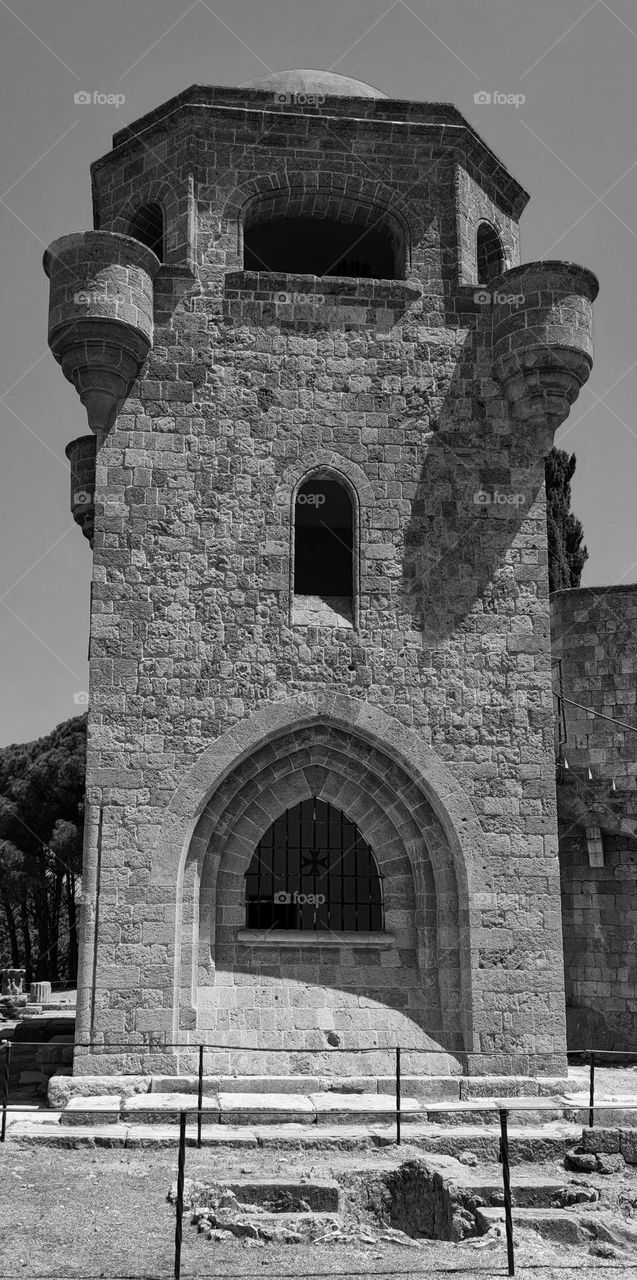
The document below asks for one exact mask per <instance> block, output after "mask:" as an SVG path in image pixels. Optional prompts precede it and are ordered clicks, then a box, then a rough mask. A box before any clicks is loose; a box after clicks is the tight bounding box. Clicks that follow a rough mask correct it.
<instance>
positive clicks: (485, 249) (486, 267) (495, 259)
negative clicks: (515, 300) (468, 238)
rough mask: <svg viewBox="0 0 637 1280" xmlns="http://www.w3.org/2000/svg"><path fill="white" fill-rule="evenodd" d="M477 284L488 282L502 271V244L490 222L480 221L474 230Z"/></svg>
mask: <svg viewBox="0 0 637 1280" xmlns="http://www.w3.org/2000/svg"><path fill="white" fill-rule="evenodd" d="M476 271H477V277H478V284H490V282H491V281H492V280H495V279H496V277H497V276H499V275H500V274H501V273H502V272H503V271H504V246H503V244H502V240H501V238H500V236H499V234H498V232H497V231H496V229H495V227H493V226H492V225H491V223H490V222H480V223H479V225H478V229H477V232H476Z"/></svg>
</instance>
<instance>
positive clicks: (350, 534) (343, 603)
mask: <svg viewBox="0 0 637 1280" xmlns="http://www.w3.org/2000/svg"><path fill="white" fill-rule="evenodd" d="M335 486H337V487H338V489H340V490H341V492H342V493H343V495H344V498H345V502H346V504H347V507H348V516H349V528H348V529H347V530H343V531H342V533H339V531H338V530H337V529H336V527H335V528H334V529H333V530H332V533H333V535H334V537H335V539H336V544H337V551H338V553H339V556H340V558H341V559H342V560H343V561H345V560H347V561H348V565H345V564H344V565H343V568H342V572H341V573H340V574H339V579H340V578H341V577H343V576H346V577H347V582H346V583H345V584H343V583H342V582H337V581H334V582H333V583H332V586H333V587H334V589H333V590H332V589H331V587H330V575H331V570H332V569H333V568H334V563H335V562H334V558H332V560H330V558H329V555H328V554H325V555H324V556H323V565H324V571H323V578H322V580H321V581H318V582H315V583H314V584H313V583H312V581H311V578H312V573H311V571H310V572H309V580H308V572H303V573H302V575H300V573H299V569H300V568H301V569H302V566H300V565H299V563H298V560H299V558H300V557H301V556H302V554H303V545H302V540H301V539H300V538H299V525H300V523H301V521H302V520H303V518H304V515H305V509H304V508H303V507H302V506H301V505H300V504H301V499H302V497H303V496H306V497H310V498H311V497H312V496H313V495H315V496H318V497H320V496H321V490H324V491H325V493H326V494H327V497H328V499H329V498H330V495H331V496H332V497H333V496H334V495H333V494H332V490H333V489H334V487H335ZM290 497H291V516H290V604H291V612H290V621H291V622H292V623H294V622H299V621H301V620H302V616H303V615H299V612H298V603H299V600H301V599H302V598H303V597H304V596H307V595H308V593H309V595H310V596H314V597H317V598H318V597H321V598H323V599H325V600H326V599H329V598H331V599H332V602H333V604H332V612H333V614H334V618H333V621H334V623H335V625H338V623H339V622H341V623H346V622H351V623H352V624H353V625H354V626H358V622H359V613H360V576H361V574H360V569H361V564H360V557H361V552H360V541H361V538H360V525H361V520H360V502H359V496H358V492H357V489H356V486H355V485H354V484H352V482H351V480H350V477H349V476H348V475H347V474H345V472H343V471H341V470H340V469H339V468H337V467H333V466H313V467H309V468H308V469H307V470H305V471H304V472H303V474H302V475H301V476H299V478H298V480H297V482H296V484H295V485H294V487H293V488H292V490H291V495H290ZM329 505H330V504H329V501H326V503H325V508H326V510H328V508H329ZM332 505H333V507H334V508H335V518H337V519H338V514H337V512H336V507H337V504H336V503H333V504H332ZM310 514H313V515H315V517H316V519H318V520H319V521H320V522H321V525H322V524H326V523H329V513H328V518H327V519H326V520H323V519H322V517H323V509H322V508H319V507H317V508H314V509H312V508H310ZM345 541H347V543H348V544H349V545H348V546H345V545H344V544H345ZM324 551H325V552H326V553H327V547H326V548H324ZM319 552H320V548H319ZM306 570H307V566H306ZM323 588H325V590H323ZM339 602H340V603H339ZM306 620H307V619H306ZM321 621H322V622H327V618H326V617H322V618H321Z"/></svg>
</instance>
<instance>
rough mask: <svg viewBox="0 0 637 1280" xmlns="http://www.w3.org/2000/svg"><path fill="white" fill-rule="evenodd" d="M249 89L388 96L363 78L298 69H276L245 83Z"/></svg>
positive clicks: (275, 91)
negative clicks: (269, 73)
mask: <svg viewBox="0 0 637 1280" xmlns="http://www.w3.org/2000/svg"><path fill="white" fill-rule="evenodd" d="M244 88H246V89H262V90H265V91H266V92H270V93H295V94H296V93H298V94H308V95H309V94H317V95H318V96H319V97H324V98H386V97H387V94H386V93H381V91H380V89H375V88H374V86H373V85H371V84H365V82H364V81H363V80H352V79H351V78H350V77H349V76H338V75H336V73H335V72H334V71H316V70H307V69H298V70H293V71H274V72H272V74H271V75H267V76H260V77H259V78H258V80H251V81H250V82H249V84H247V85H244Z"/></svg>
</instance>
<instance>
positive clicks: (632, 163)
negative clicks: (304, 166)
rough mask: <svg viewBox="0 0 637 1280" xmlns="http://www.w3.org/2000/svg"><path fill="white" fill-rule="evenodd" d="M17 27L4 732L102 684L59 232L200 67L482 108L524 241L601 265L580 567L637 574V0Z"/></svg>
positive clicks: (154, 12)
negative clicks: (519, 188)
mask: <svg viewBox="0 0 637 1280" xmlns="http://www.w3.org/2000/svg"><path fill="white" fill-rule="evenodd" d="M0 49H1V50H2V52H1V54H0V70H1V74H0V119H1V120H2V122H3V127H2V131H1V136H0V244H1V246H2V290H1V291H0V417H1V425H0V431H1V436H0V450H1V454H0V456H1V465H0V746H3V745H6V744H7V743H10V742H22V741H29V740H31V739H33V738H36V737H39V736H40V735H42V734H44V733H48V732H50V731H51V730H52V729H53V728H54V726H55V725H56V724H58V723H60V722H61V721H63V720H67V719H69V717H71V716H73V715H76V714H80V713H82V712H83V711H84V709H85V707H84V704H83V701H82V695H83V694H84V693H85V691H86V689H87V687H88V667H87V649H88V623H89V584H90V577H91V552H90V548H89V545H88V543H87V542H86V540H85V539H84V538H83V537H82V535H81V533H80V531H79V529H78V528H77V526H75V525H74V523H73V521H72V519H71V515H70V511H69V489H70V482H69V476H68V462H67V459H66V457H65V455H64V447H65V445H66V444H67V443H68V441H69V440H72V439H74V438H75V437H76V436H79V435H85V434H86V433H87V431H88V426H87V422H86V415H85V411H84V409H83V408H82V406H81V404H80V401H79V399H78V397H77V395H76V393H75V391H74V389H73V388H72V387H71V386H70V384H68V383H67V382H66V381H65V380H64V378H63V376H62V374H61V371H60V369H59V367H58V366H57V365H56V363H55V361H54V360H53V357H52V356H51V354H50V352H49V351H48V348H47V343H46V329H47V312H48V281H47V280H46V277H45V275H44V272H43V270H42V253H43V251H44V249H45V247H46V246H47V245H48V244H49V243H50V242H51V241H52V240H54V239H56V238H57V237H58V236H60V235H65V234H67V233H68V232H71V231H82V230H87V229H90V228H91V227H92V226H93V220H92V208H91V198H90V172H89V166H90V163H91V161H92V160H94V159H96V158H97V157H98V156H101V155H103V154H105V153H106V152H107V151H109V150H110V148H111V145H112V135H113V133H114V132H115V131H116V130H117V129H120V128H122V127H123V126H124V125H125V124H127V123H129V122H130V121H133V120H135V119H137V118H138V117H139V116H141V115H143V114H144V113H145V112H147V111H150V110H152V109H153V108H154V107H156V106H158V105H159V104H160V103H161V102H163V101H165V100H166V99H167V98H169V97H171V96H172V95H173V94H176V93H178V92H179V91H180V90H182V89H185V88H186V87H187V86H188V85H190V84H236V85H241V84H245V83H246V82H248V81H250V80H253V79H255V78H256V77H258V76H261V75H266V74H268V72H272V71H277V70H284V69H287V68H292V67H317V68H323V69H326V70H333V71H336V72H338V73H339V74H342V75H347V76H352V77H354V78H355V79H359V80H365V81H367V82H369V83H370V84H373V85H375V86H376V87H377V88H379V89H381V90H382V91H383V92H384V93H386V94H388V95H389V96H390V97H396V98H412V99H416V100H419V101H427V102H432V101H441V102H451V103H453V104H454V105H455V106H456V107H458V109H459V110H460V111H462V112H463V114H464V115H465V116H466V117H467V119H469V120H470V121H471V123H472V124H473V125H474V127H475V128H476V129H477V130H478V132H479V133H480V134H481V135H482V137H483V138H484V139H485V141H486V142H487V143H488V144H489V146H491V147H492V148H493V149H494V150H495V151H496V153H497V154H498V155H499V156H500V157H501V159H502V160H503V161H504V163H505V164H506V165H507V167H508V168H509V170H510V171H511V172H512V173H513V174H514V176H515V177H516V178H517V179H518V181H519V182H521V184H522V185H523V186H524V187H525V188H526V190H527V191H529V192H530V193H531V200H530V203H529V205H528V206H527V209H526V210H525V212H524V214H523V215H522V219H521V249H522V253H521V260H522V261H523V262H529V261H533V260H535V259H540V258H552V259H555V258H561V259H566V260H570V261H574V262H579V263H581V264H582V265H585V266H587V267H590V268H591V269H592V270H593V271H594V272H595V274H596V275H597V276H598V278H599V281H600V294H599V298H598V300H597V303H596V304H595V340H596V355H595V366H594V368H593V372H592V374H591V377H590V379H589V382H588V383H587V385H586V386H585V387H584V388H583V390H582V392H581V393H580V397H579V399H578V401H577V403H576V405H575V406H574V408H573V410H572V411H571V415H570V417H569V419H568V420H567V422H566V423H565V424H564V425H563V426H562V428H561V429H560V430H559V432H558V433H557V436H556V444H558V445H560V446H561V447H563V448H565V449H566V448H567V449H568V450H569V451H571V452H575V454H576V456H577V471H576V475H575V479H574V482H573V508H574V510H575V511H576V513H577V514H578V515H579V516H580V518H581V520H582V522H583V524H584V530H585V535H586V543H587V546H588V550H589V560H588V563H587V565H586V567H585V570H584V575H583V579H582V585H585V586H592V585H599V584H621V583H632V582H635V581H637V503H635V498H634V477H635V475H636V474H637V425H636V421H635V415H634V412H633V406H634V405H635V403H637V324H636V321H635V313H634V310H633V308H634V305H635V303H636V301H637V133H636V130H635V120H636V119H637V6H635V3H634V0H612V3H608V2H607V0H592V2H591V0H559V2H558V3H556V0H533V2H532V3H529V0H320V3H313V2H312V0H212V3H208V0H11V3H10V4H9V3H5V0H0ZM78 93H81V94H90V95H91V96H92V95H93V94H98V95H105V96H109V95H110V96H117V98H118V99H121V98H122V96H123V99H124V101H120V102H119V105H117V106H115V105H112V104H108V103H101V104H100V102H94V101H91V102H90V103H82V102H80V103H77V102H75V101H74V97H75V95H76V94H78ZM486 93H489V94H491V97H492V101H491V102H490V103H488V104H484V103H481V102H480V101H478V103H476V101H475V95H476V94H486ZM496 94H497V95H503V96H505V97H508V98H511V97H512V96H515V105H513V104H512V103H510V102H509V103H506V102H503V101H496V100H494V95H496Z"/></svg>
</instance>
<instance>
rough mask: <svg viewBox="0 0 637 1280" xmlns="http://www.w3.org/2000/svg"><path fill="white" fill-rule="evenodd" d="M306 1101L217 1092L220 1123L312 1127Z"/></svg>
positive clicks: (310, 1104) (311, 1105)
mask: <svg viewBox="0 0 637 1280" xmlns="http://www.w3.org/2000/svg"><path fill="white" fill-rule="evenodd" d="M315 1120H316V1107H315V1106H314V1103H313V1101H312V1100H311V1099H310V1098H305V1097H303V1096H302V1095H300V1094H299V1095H297V1094H289V1093H267V1094H266V1093H263V1094H255V1093H243V1094H241V1093H220V1094H219V1121H220V1123H221V1124H248V1125H249V1124H314V1122H315Z"/></svg>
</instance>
